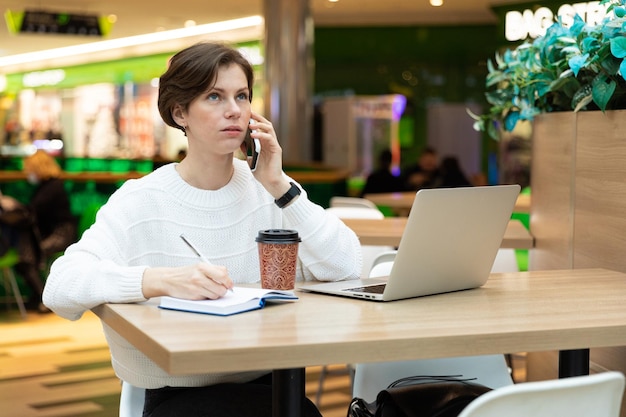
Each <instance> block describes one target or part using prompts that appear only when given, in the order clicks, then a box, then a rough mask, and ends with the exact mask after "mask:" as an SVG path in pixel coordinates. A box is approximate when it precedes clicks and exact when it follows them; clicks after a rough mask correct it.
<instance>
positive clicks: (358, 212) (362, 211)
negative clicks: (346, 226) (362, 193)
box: [326, 206, 385, 219]
mask: <svg viewBox="0 0 626 417" xmlns="http://www.w3.org/2000/svg"><path fill="white" fill-rule="evenodd" d="M326 211H328V212H329V213H333V214H334V215H335V216H337V217H339V218H340V219H384V218H385V215H384V214H383V212H382V211H380V210H378V209H377V208H371V207H348V206H341V207H328V208H327V209H326Z"/></svg>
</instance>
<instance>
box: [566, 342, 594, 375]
mask: <svg viewBox="0 0 626 417" xmlns="http://www.w3.org/2000/svg"><path fill="white" fill-rule="evenodd" d="M580 375H589V349H575V350H561V351H560V352H559V378H567V377H570V376H580Z"/></svg>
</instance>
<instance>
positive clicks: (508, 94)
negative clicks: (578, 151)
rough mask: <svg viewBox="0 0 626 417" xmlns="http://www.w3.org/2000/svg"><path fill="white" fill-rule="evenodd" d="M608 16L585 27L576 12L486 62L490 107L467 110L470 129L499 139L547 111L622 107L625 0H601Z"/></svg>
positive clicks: (624, 93)
mask: <svg viewBox="0 0 626 417" xmlns="http://www.w3.org/2000/svg"><path fill="white" fill-rule="evenodd" d="M600 4H606V5H607V17H605V18H604V19H603V21H602V22H601V23H600V24H598V25H595V26H589V25H587V24H585V22H584V21H583V20H582V19H581V18H580V17H579V16H578V15H577V16H575V18H574V23H573V24H572V25H570V26H569V27H566V26H565V25H563V23H562V22H561V21H560V19H559V21H557V22H556V23H554V24H553V25H552V26H550V27H549V28H548V30H547V31H546V34H545V35H543V36H540V37H538V38H536V39H535V40H533V41H527V42H524V43H523V44H521V45H519V46H517V47H516V48H515V49H512V50H507V51H505V52H504V53H496V55H495V63H494V62H492V61H491V60H490V61H489V62H488V74H487V78H486V87H487V91H486V93H485V96H486V99H487V102H488V103H489V105H490V107H489V109H488V111H487V112H485V113H484V114H482V115H476V114H473V113H471V112H469V111H468V113H469V114H470V116H471V117H473V118H474V120H475V123H474V128H475V129H476V130H478V131H483V132H487V133H488V134H489V136H491V137H492V138H494V139H496V140H497V139H498V138H499V136H500V132H501V131H502V130H504V131H512V130H513V128H514V127H515V126H516V124H517V122H518V121H520V120H528V121H532V120H533V118H534V117H535V116H536V115H538V114H540V113H545V112H558V111H574V112H577V111H580V110H601V111H603V112H604V111H605V110H609V109H626V61H625V60H624V57H626V18H625V16H626V0H602V1H600Z"/></svg>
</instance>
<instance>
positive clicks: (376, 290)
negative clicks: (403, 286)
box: [344, 284, 387, 294]
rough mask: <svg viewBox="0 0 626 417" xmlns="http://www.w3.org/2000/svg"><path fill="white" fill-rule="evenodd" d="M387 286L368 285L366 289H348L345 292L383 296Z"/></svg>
mask: <svg viewBox="0 0 626 417" xmlns="http://www.w3.org/2000/svg"><path fill="white" fill-rule="evenodd" d="M386 285H387V284H376V285H367V286H365V287H354V288H347V289H345V290H344V291H351V292H352V291H356V292H366V293H371V294H382V293H383V291H385V286H386Z"/></svg>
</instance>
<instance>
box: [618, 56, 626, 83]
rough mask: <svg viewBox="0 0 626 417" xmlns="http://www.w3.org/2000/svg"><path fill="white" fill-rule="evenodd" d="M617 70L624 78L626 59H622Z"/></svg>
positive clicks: (625, 78) (625, 75)
mask: <svg viewBox="0 0 626 417" xmlns="http://www.w3.org/2000/svg"><path fill="white" fill-rule="evenodd" d="M619 72H620V74H621V75H622V78H623V79H624V80H626V59H623V60H622V63H621V64H620V66H619Z"/></svg>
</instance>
